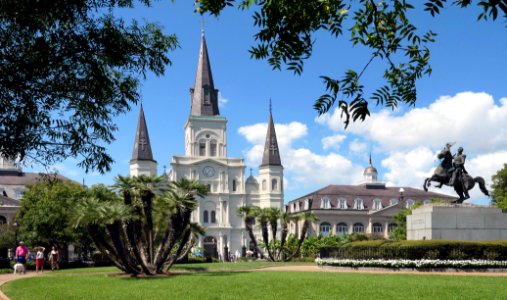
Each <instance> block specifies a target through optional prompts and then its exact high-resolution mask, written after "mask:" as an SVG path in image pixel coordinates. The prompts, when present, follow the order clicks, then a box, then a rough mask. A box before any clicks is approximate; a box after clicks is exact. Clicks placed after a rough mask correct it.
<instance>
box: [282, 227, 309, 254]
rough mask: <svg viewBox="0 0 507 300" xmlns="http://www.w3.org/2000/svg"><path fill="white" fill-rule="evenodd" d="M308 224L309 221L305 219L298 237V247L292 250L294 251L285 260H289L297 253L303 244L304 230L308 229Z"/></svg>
mask: <svg viewBox="0 0 507 300" xmlns="http://www.w3.org/2000/svg"><path fill="white" fill-rule="evenodd" d="M308 226H310V222H309V221H306V220H305V221H304V223H303V228H302V229H301V237H299V241H298V248H297V249H296V251H294V253H292V254H291V255H289V257H288V258H287V261H290V260H291V259H293V258H294V256H296V255H298V254H299V251H300V250H301V245H303V241H304V240H305V237H306V232H307V231H308Z"/></svg>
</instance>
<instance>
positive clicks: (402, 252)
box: [320, 240, 507, 260]
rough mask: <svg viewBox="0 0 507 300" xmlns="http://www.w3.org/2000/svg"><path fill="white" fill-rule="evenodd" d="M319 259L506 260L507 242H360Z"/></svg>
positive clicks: (329, 250)
mask: <svg viewBox="0 0 507 300" xmlns="http://www.w3.org/2000/svg"><path fill="white" fill-rule="evenodd" d="M320 257H336V258H349V259H448V260H459V259H488V260H493V259H495V260H507V241H477V242H471V241H382V240H376V241H360V242H351V243H346V244H344V245H342V246H339V247H328V248H323V249H322V250H321V252H320Z"/></svg>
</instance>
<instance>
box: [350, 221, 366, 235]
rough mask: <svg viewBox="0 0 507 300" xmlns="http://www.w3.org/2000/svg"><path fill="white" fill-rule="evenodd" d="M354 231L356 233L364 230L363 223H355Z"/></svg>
mask: <svg viewBox="0 0 507 300" xmlns="http://www.w3.org/2000/svg"><path fill="white" fill-rule="evenodd" d="M352 232H355V233H361V232H364V226H363V224H362V223H355V224H354V226H352Z"/></svg>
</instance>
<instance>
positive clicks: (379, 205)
mask: <svg viewBox="0 0 507 300" xmlns="http://www.w3.org/2000/svg"><path fill="white" fill-rule="evenodd" d="M381 209H382V201H381V200H380V199H379V198H376V199H373V210H381Z"/></svg>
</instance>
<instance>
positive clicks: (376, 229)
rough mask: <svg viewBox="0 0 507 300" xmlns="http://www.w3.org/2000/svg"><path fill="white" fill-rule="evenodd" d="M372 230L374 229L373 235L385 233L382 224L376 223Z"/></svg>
mask: <svg viewBox="0 0 507 300" xmlns="http://www.w3.org/2000/svg"><path fill="white" fill-rule="evenodd" d="M371 229H372V230H371V231H372V233H382V232H383V230H382V224H380V223H374V224H373V226H372V228H371Z"/></svg>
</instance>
